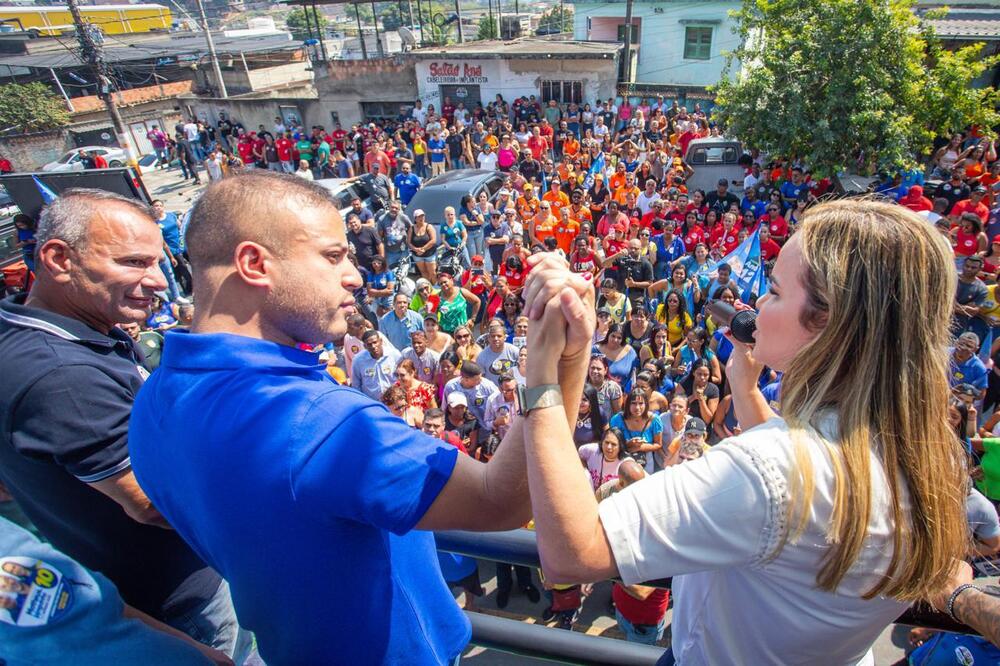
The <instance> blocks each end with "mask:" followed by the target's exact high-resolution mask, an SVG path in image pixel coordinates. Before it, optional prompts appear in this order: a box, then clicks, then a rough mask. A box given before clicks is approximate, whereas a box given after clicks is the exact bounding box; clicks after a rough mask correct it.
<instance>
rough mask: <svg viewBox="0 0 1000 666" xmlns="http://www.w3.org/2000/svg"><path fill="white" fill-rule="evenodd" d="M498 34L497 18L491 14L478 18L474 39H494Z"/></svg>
mask: <svg viewBox="0 0 1000 666" xmlns="http://www.w3.org/2000/svg"><path fill="white" fill-rule="evenodd" d="M499 34H500V31H499V30H498V29H497V20H496V19H495V18H493V17H492V16H483V17H482V18H480V19H479V32H477V33H476V39H496V38H497V37H498V36H499Z"/></svg>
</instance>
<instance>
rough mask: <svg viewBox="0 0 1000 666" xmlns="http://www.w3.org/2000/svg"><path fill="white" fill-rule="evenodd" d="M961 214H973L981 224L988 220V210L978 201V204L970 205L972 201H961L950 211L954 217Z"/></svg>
mask: <svg viewBox="0 0 1000 666" xmlns="http://www.w3.org/2000/svg"><path fill="white" fill-rule="evenodd" d="M962 213H975V214H976V216H978V217H979V219H980V220H982V221H983V224H986V221H987V220H988V219H989V218H990V209H989V208H988V207H987V206H986V204H984V203H983V202H982V201H980V202H979V203H978V204H974V203H972V199H962V200H961V201H959V202H958V203H957V204H955V206H954V208H952V209H951V214H952V215H954V216H955V217H961V216H962Z"/></svg>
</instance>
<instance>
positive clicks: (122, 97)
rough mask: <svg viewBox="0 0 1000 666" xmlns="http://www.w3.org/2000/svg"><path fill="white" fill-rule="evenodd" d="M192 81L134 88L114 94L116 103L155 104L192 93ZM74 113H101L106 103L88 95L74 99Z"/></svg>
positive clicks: (125, 104)
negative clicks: (160, 100) (161, 100)
mask: <svg viewBox="0 0 1000 666" xmlns="http://www.w3.org/2000/svg"><path fill="white" fill-rule="evenodd" d="M191 83H192V82H191V81H175V82H173V83H164V84H163V85H156V86H146V87H145V88H132V89H131V90H123V91H121V92H120V93H119V92H116V93H115V94H114V98H115V103H116V104H118V105H119V106H134V105H135V104H142V103H143V102H153V101H156V100H158V99H170V98H172V97H177V96H178V95H184V94H186V93H189V92H191ZM72 102H73V112H74V113H89V112H91V111H100V110H101V109H103V108H104V102H102V101H101V98H100V97H98V96H97V95H87V96H86V97H73V98H72Z"/></svg>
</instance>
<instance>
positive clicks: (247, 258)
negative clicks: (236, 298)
mask: <svg viewBox="0 0 1000 666" xmlns="http://www.w3.org/2000/svg"><path fill="white" fill-rule="evenodd" d="M233 261H234V262H235V266H236V272H237V274H239V276H240V278H241V279H242V280H243V281H244V282H245V283H247V284H249V285H252V286H256V287H265V288H267V287H271V286H272V284H273V271H274V263H275V262H274V256H273V255H272V254H271V252H270V251H269V250H268V249H267V248H266V247H264V246H263V245H260V244H258V243H254V242H252V241H243V242H242V243H240V244H239V245H237V246H236V249H235V250H234V251H233Z"/></svg>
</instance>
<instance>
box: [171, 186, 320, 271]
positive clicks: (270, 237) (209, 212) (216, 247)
mask: <svg viewBox="0 0 1000 666" xmlns="http://www.w3.org/2000/svg"><path fill="white" fill-rule="evenodd" d="M276 193H280V195H278V196H276ZM317 206H330V207H331V208H333V209H334V210H336V209H337V204H336V202H335V201H334V199H333V197H332V196H331V195H330V191H329V190H327V189H326V188H325V187H323V186H322V185H317V184H315V183H313V182H312V181H308V180H305V179H303V178H299V177H298V176H293V175H291V174H277V173H273V172H270V171H263V170H254V171H245V172H241V173H239V174H237V175H235V176H231V177H229V178H225V179H223V180H219V181H216V182H215V183H213V184H211V185H209V186H208V188H207V189H206V190H205V192H204V193H203V194H202V195H201V196H200V197H199V198H198V201H197V202H195V204H194V207H193V208H192V209H191V217H190V220H189V222H188V227H187V232H186V234H185V237H186V239H187V246H188V254H189V256H190V258H191V265H192V267H193V268H195V270H198V269H201V268H207V267H210V266H225V265H228V264H229V263H230V262H232V260H233V251H234V250H235V249H236V246H237V245H239V244H240V243H242V242H244V241H252V242H258V243H261V244H262V245H266V246H267V247H268V249H270V250H271V251H273V252H275V253H280V252H281V251H282V250H283V248H284V246H285V242H284V235H285V234H287V230H283V229H282V227H284V226H285V225H282V224H279V223H276V222H275V220H274V219H273V216H272V215H268V214H266V213H268V212H271V211H274V210H276V209H279V208H281V207H285V208H287V209H288V210H290V211H291V210H293V209H300V208H302V207H317Z"/></svg>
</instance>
